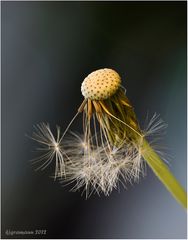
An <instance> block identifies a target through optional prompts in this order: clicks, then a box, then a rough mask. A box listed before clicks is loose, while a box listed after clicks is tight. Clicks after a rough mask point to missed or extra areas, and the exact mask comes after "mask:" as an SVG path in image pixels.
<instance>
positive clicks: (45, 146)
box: [32, 68, 187, 208]
mask: <svg viewBox="0 0 188 240" xmlns="http://www.w3.org/2000/svg"><path fill="white" fill-rule="evenodd" d="M81 91H82V95H83V96H84V100H83V102H82V104H81V105H80V107H79V108H78V111H77V113H76V115H75V116H74V117H73V119H72V120H71V122H70V124H69V125H68V127H67V128H66V129H65V131H64V132H63V134H61V132H60V128H59V127H58V128H57V136H56V137H54V135H53V134H52V132H51V130H50V126H49V125H48V124H45V123H41V124H39V125H37V126H36V131H35V132H34V133H33V136H32V138H33V139H34V140H36V141H37V142H38V143H39V144H40V147H39V148H38V149H39V150H40V151H41V152H43V153H42V155H41V156H40V157H38V159H37V160H35V161H34V162H35V163H38V164H39V165H38V167H37V169H42V170H43V169H45V168H46V167H47V166H48V165H49V164H51V163H53V162H54V166H55V173H54V179H57V180H60V182H63V183H74V186H73V187H72V190H78V189H81V188H82V189H83V190H84V191H85V193H86V197H88V196H90V195H91V194H92V193H95V192H96V193H98V194H100V193H104V194H105V195H109V194H110V193H111V192H112V190H113V189H114V188H115V189H117V188H118V186H119V183H122V184H123V185H124V186H126V184H127V182H130V183H133V182H138V181H139V178H140V176H142V175H144V174H145V166H146V164H148V165H149V167H150V168H151V169H152V170H153V172H154V174H155V175H156V176H157V177H158V179H159V180H160V181H161V182H162V183H163V184H164V186H165V187H166V188H167V189H168V191H169V192H170V193H171V194H172V195H173V196H174V198H175V199H176V200H177V201H178V202H179V203H181V204H182V205H183V206H184V207H185V208H186V205H187V198H186V192H185V191H184V189H183V188H182V187H181V185H180V184H179V182H178V181H177V180H176V178H175V177H174V176H173V174H172V173H171V172H170V170H169V168H168V167H167V165H166V164H165V162H164V161H163V160H162V158H161V157H160V156H159V154H158V153H157V152H156V151H155V150H154V149H153V147H152V145H151V143H150V142H149V141H148V136H150V135H153V133H155V132H158V131H160V130H161V129H163V128H164V127H165V124H164V123H163V121H161V120H160V119H159V118H158V116H157V115H154V117H153V118H152V119H151V121H150V122H149V124H148V126H147V129H145V130H142V129H141V128H140V126H139V123H138V120H137V117H136V114H135V112H134V108H133V106H132V105H131V103H130V101H129V99H128V98H127V96H126V91H125V89H124V87H123V86H122V85H121V78H120V76H119V74H118V73H117V72H116V71H114V70H112V69H108V68H105V69H100V70H97V71H94V72H92V73H91V74H89V75H88V76H87V77H86V78H85V79H84V81H83V82H82V85H81ZM81 113H82V115H83V133H82V134H77V133H75V132H71V131H69V129H70V126H71V124H72V123H73V121H74V120H75V119H76V117H77V116H78V115H79V114H81Z"/></svg>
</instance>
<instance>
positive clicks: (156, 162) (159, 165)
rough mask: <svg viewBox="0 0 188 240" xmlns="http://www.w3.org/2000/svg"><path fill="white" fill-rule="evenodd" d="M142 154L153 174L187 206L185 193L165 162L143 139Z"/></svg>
mask: <svg viewBox="0 0 188 240" xmlns="http://www.w3.org/2000/svg"><path fill="white" fill-rule="evenodd" d="M141 152H142V156H143V158H144V159H145V160H146V162H147V163H148V165H149V166H150V167H151V169H152V170H153V172H154V173H155V175H156V176H157V177H158V178H159V180H160V181H161V182H162V183H163V184H164V186H165V187H166V188H167V189H168V191H169V192H170V193H171V194H172V196H173V197H174V198H175V199H176V200H177V201H178V202H179V203H180V204H181V205H182V206H183V207H184V208H187V193H186V192H185V190H184V189H183V187H182V186H181V185H180V183H179V182H178V181H177V180H176V178H175V177H174V176H173V174H172V173H171V172H170V170H169V168H168V167H167V166H166V164H165V163H164V162H163V161H162V160H161V158H160V157H159V156H158V155H157V153H156V152H155V151H154V150H153V148H152V147H151V146H150V145H149V143H148V142H147V141H146V140H145V139H144V141H143V145H142V150H141Z"/></svg>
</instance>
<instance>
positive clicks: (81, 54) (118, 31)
mask: <svg viewBox="0 0 188 240" xmlns="http://www.w3.org/2000/svg"><path fill="white" fill-rule="evenodd" d="M1 7H2V10H1V11H2V16H1V18H2V46H1V47H2V172H1V173H2V237H3V238H11V237H12V238H16V237H17V238H29V237H31V238H169V239H174V238H186V212H185V210H184V209H183V208H182V207H181V206H179V205H178V204H177V202H176V201H175V200H174V199H173V198H172V197H171V195H170V194H169V193H168V192H167V191H166V189H165V188H164V187H163V185H162V184H161V183H160V182H159V181H158V179H157V178H156V177H155V176H154V174H153V173H152V172H151V171H150V169H147V176H146V177H145V178H142V179H141V181H140V183H139V184H136V185H134V186H130V185H128V186H127V188H128V189H127V190H125V189H123V187H120V191H119V192H118V191H113V192H112V194H111V195H110V196H109V197H104V196H100V197H98V196H97V195H94V196H92V197H91V198H89V199H88V200H86V199H85V197H84V196H81V195H80V193H79V192H77V193H72V192H70V191H69V189H70V187H69V186H67V187H62V186H61V185H60V184H59V183H58V182H54V181H53V180H52V179H50V178H49V177H48V171H46V172H35V171H34V169H33V167H32V166H31V164H30V162H29V160H30V159H32V158H33V157H34V153H33V148H34V144H33V142H32V141H31V140H30V139H29V138H27V137H26V136H25V135H26V134H29V135H31V133H32V131H33V124H37V123H40V122H42V121H45V122H49V123H50V125H51V126H52V128H53V129H55V125H56V124H58V125H60V126H61V128H62V129H65V128H66V126H67V124H68V123H69V121H70V120H71V118H72V117H73V115H74V114H75V112H76V110H77V108H78V106H79V104H80V103H81V101H82V99H83V97H82V96H81V92H80V85H81V82H82V81H83V79H84V78H85V77H86V76H87V75H88V74H89V73H90V72H92V71H93V70H96V69H99V68H104V67H108V68H113V69H115V70H116V71H117V72H118V73H119V74H120V75H121V77H122V81H123V85H124V86H125V87H126V89H127V95H128V97H129V99H130V100H131V102H132V104H133V105H134V107H135V111H136V113H137V115H138V118H139V120H140V122H141V123H143V121H144V119H145V117H146V114H147V112H149V114H150V116H152V114H154V113H155V112H157V113H160V114H161V117H162V119H163V120H164V121H165V122H167V123H168V129H167V134H166V135H165V136H164V139H163V140H162V141H161V145H162V146H163V145H164V146H167V149H166V150H165V152H166V153H167V154H170V158H169V159H170V163H169V165H170V168H171V171H172V172H173V173H174V175H175V176H176V177H177V179H178V180H179V181H180V182H181V184H182V185H183V186H184V187H186V66H187V63H186V31H187V26H186V22H187V20H186V2H2V3H1ZM72 129H76V130H77V131H80V132H81V131H82V128H81V120H80V119H78V120H77V122H76V123H75V124H74V125H73V126H72ZM36 229H46V230H47V234H46V235H37V236H36V235H32V236H29V235H28V236H21V235H17V236H15V235H14V236H10V235H9V236H7V235H6V230H10V231H31V230H36Z"/></svg>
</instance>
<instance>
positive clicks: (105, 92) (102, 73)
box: [81, 68, 121, 100]
mask: <svg viewBox="0 0 188 240" xmlns="http://www.w3.org/2000/svg"><path fill="white" fill-rule="evenodd" d="M120 84H121V78H120V76H119V74H118V73H117V72H116V71H114V70H112V69H108V68H104V69H100V70H97V71H94V72H92V73H90V74H89V75H88V76H87V77H86V78H85V79H84V81H83V83H82V86H81V91H82V95H83V96H84V97H85V98H89V99H91V100H102V99H107V98H109V97H111V96H112V95H113V94H115V92H116V91H117V90H118V88H119V87H120Z"/></svg>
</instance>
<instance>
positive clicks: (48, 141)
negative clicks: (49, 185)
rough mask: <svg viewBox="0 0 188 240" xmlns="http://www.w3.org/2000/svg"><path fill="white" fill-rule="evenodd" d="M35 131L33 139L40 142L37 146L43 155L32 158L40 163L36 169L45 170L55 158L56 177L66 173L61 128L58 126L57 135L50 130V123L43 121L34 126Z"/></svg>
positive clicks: (35, 162) (34, 161) (36, 162)
mask: <svg viewBox="0 0 188 240" xmlns="http://www.w3.org/2000/svg"><path fill="white" fill-rule="evenodd" d="M34 128H35V132H34V133H33V136H32V137H31V139H33V140H35V141H36V142H38V143H39V145H40V147H37V149H36V150H37V151H40V152H41V155H40V156H39V157H37V158H35V159H33V160H32V162H33V164H38V167H37V168H36V170H39V169H40V170H44V169H45V168H47V167H48V166H49V165H50V163H51V162H52V161H53V159H54V158H55V160H56V161H55V178H56V177H57V175H58V176H62V175H63V174H65V164H64V153H63V151H62V149H61V148H62V146H61V138H60V128H59V127H57V137H56V139H55V137H54V135H53V134H52V132H51V130H50V126H49V124H45V123H41V124H38V125H36V126H34Z"/></svg>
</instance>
